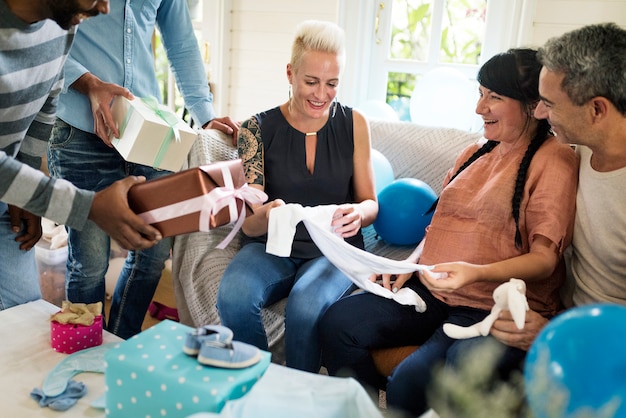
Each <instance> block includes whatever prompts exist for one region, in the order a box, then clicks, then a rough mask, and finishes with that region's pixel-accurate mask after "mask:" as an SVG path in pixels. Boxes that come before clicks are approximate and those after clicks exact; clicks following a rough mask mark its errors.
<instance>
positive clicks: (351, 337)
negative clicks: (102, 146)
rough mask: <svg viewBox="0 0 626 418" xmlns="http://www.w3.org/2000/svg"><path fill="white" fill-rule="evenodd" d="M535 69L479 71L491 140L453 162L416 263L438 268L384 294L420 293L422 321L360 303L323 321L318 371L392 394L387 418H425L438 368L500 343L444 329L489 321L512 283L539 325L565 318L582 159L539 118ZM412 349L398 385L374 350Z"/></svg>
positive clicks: (505, 61) (522, 53) (500, 65)
mask: <svg viewBox="0 0 626 418" xmlns="http://www.w3.org/2000/svg"><path fill="white" fill-rule="evenodd" d="M540 70H541V64H540V63H539V62H538V60H537V58H536V51H534V50H531V49H512V50H509V51H507V52H505V53H502V54H499V55H496V56H495V57H493V58H491V59H490V60H489V61H487V62H486V63H485V64H484V65H483V66H482V68H481V69H480V71H479V74H478V77H477V79H478V82H479V84H480V85H479V96H480V97H479V99H478V103H477V105H476V113H478V114H479V115H481V116H482V118H483V121H484V138H485V140H484V141H480V142H479V143H475V144H472V145H470V146H469V147H467V148H466V149H465V150H464V151H463V152H462V153H461V155H460V156H459V157H458V158H457V160H456V162H455V164H454V167H453V168H452V169H451V170H450V171H449V173H448V175H447V176H446V179H445V181H444V189H443V191H442V193H441V196H440V198H439V200H438V203H437V206H436V209H435V212H434V215H433V218H432V222H431V224H430V226H429V227H428V228H427V231H426V236H425V237H424V239H423V240H422V242H421V243H420V244H419V245H418V246H417V248H416V249H415V251H414V252H413V254H411V256H410V257H409V260H410V261H413V262H415V263H420V264H424V265H432V266H434V267H433V269H432V270H430V271H428V270H422V271H421V272H420V273H419V274H413V275H411V274H407V275H399V276H397V277H396V276H391V275H387V274H385V275H382V282H383V286H385V287H387V288H390V289H392V290H394V289H399V288H401V287H403V286H407V287H409V288H411V289H413V290H414V291H416V292H417V293H418V294H419V295H420V296H421V297H422V298H423V299H424V301H426V304H427V309H426V311H425V312H423V313H419V312H417V311H416V310H415V309H414V308H413V307H411V306H404V305H400V304H398V303H396V302H394V301H393V300H390V299H385V298H381V297H379V296H376V295H373V294H357V295H353V296H348V297H345V298H343V299H341V300H339V301H337V302H336V303H335V304H333V305H332V306H331V307H330V308H329V310H328V311H327V312H326V314H325V316H324V317H323V320H322V323H321V326H320V330H321V331H320V332H321V335H322V347H323V361H324V364H325V366H326V367H327V369H328V371H329V373H330V374H331V375H336V374H343V373H348V374H350V375H353V376H355V377H356V378H357V379H358V380H359V381H360V382H361V383H363V384H364V385H366V386H370V387H374V388H378V389H383V390H386V392H387V405H388V407H390V408H394V409H399V410H401V411H405V412H407V413H409V414H411V415H412V416H416V415H419V414H421V413H423V412H424V411H426V410H427V409H428V408H429V405H428V403H427V396H426V393H427V388H428V386H429V383H430V382H431V380H432V373H433V371H434V370H435V366H436V365H437V364H444V363H445V364H446V365H448V366H450V367H452V365H453V364H455V363H456V361H458V360H459V359H462V357H463V355H465V354H467V352H468V349H469V348H470V347H473V346H474V345H476V344H477V343H482V342H484V340H486V339H493V338H492V337H490V336H487V337H476V338H470V339H461V340H456V339H453V338H450V337H449V336H448V335H446V334H445V333H444V331H443V324H444V323H453V324H457V325H460V326H469V325H473V324H475V323H477V322H480V321H482V320H483V319H484V318H485V317H486V316H487V315H488V314H489V312H490V310H491V308H492V306H493V304H494V301H493V291H494V289H495V288H496V287H498V286H499V285H500V284H502V283H504V282H507V281H509V279H510V278H518V279H522V280H524V282H525V284H526V297H527V300H528V303H529V305H530V308H531V309H533V310H535V311H537V312H539V313H540V314H541V315H543V316H545V317H551V316H553V315H555V314H556V313H557V312H558V311H559V309H560V308H561V306H560V300H559V288H560V286H561V284H562V283H563V281H564V279H565V268H564V263H563V257H562V255H563V251H564V250H565V248H566V247H567V246H568V245H569V243H570V241H571V237H572V230H573V220H574V211H575V197H576V186H577V169H578V159H577V157H576V155H575V153H574V151H573V150H572V149H571V148H570V147H569V146H567V145H563V144H559V143H558V142H557V141H556V139H555V138H554V136H553V135H552V134H551V132H550V126H549V124H548V122H547V121H545V120H537V119H536V118H535V117H534V116H533V111H534V109H535V107H536V106H537V103H538V101H539V92H538V81H539V72H540ZM373 279H378V278H373ZM505 315H509V313H508V312H507V313H506V314H505ZM493 340H494V341H495V339H493ZM497 344H500V345H501V347H502V349H503V355H502V357H500V358H499V359H498V360H497V363H496V365H497V372H498V373H499V374H500V376H501V377H506V376H507V375H508V374H509V373H510V371H511V370H513V369H516V368H518V367H520V366H521V365H522V364H523V360H524V357H525V354H526V353H525V352H524V351H523V350H520V349H518V348H513V347H506V346H505V345H503V344H501V343H497ZM405 345H419V346H420V348H419V349H417V350H416V351H415V352H413V353H412V354H411V355H409V356H408V357H407V358H405V359H404V360H403V361H402V362H401V363H400V364H399V365H398V366H397V367H396V368H395V369H394V370H393V372H392V374H391V376H389V377H387V376H382V375H381V374H380V373H379V372H378V371H377V370H376V367H375V365H374V362H373V360H372V356H371V355H370V350H373V349H378V348H388V347H398V346H405Z"/></svg>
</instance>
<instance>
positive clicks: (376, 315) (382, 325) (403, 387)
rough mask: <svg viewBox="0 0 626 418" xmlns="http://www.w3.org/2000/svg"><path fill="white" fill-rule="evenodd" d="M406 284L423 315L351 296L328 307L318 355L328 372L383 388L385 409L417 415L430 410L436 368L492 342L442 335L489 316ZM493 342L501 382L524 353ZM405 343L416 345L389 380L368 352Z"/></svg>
mask: <svg viewBox="0 0 626 418" xmlns="http://www.w3.org/2000/svg"><path fill="white" fill-rule="evenodd" d="M407 285H408V286H409V287H410V288H412V289H413V290H415V291H416V292H417V293H418V294H419V295H420V296H421V297H422V299H424V301H425V302H426V306H427V309H426V311H424V312H423V313H419V312H417V311H416V310H415V309H414V308H413V307H412V306H404V305H400V304H399V303H397V302H395V301H393V300H391V299H385V298H382V297H380V296H377V295H374V294H371V293H363V294H357V295H353V296H349V297H346V298H343V299H342V300H340V301H338V302H337V303H335V304H334V305H333V306H331V307H330V308H329V309H328V310H327V311H326V314H325V315H324V317H323V318H322V321H321V323H320V329H321V330H322V332H321V340H322V356H323V361H324V365H325V366H326V368H327V369H328V372H329V374H331V375H333V376H334V375H343V376H351V377H355V378H356V379H357V380H359V381H360V382H361V383H362V384H363V385H364V386H366V388H372V387H373V388H376V389H383V390H386V392H387V406H388V407H389V408H391V409H394V410H398V411H403V412H406V413H409V414H410V415H411V416H419V415H421V414H422V413H424V412H425V411H426V410H427V409H428V407H429V405H428V403H427V391H428V388H429V386H430V383H431V382H432V377H433V371H434V370H435V368H436V366H438V365H440V364H445V366H446V367H458V365H459V363H460V362H463V361H464V359H465V358H466V355H467V353H468V352H469V350H470V349H472V348H474V347H476V346H477V345H479V344H483V343H485V342H486V341H488V340H493V341H494V343H495V339H493V338H492V337H477V338H471V339H467V340H455V339H453V338H450V337H448V336H447V335H446V334H445V333H444V332H443V326H442V325H443V323H444V322H451V323H454V324H457V325H461V326H468V325H472V324H474V323H476V322H479V321H482V320H483V319H484V318H485V316H487V314H488V312H487V311H484V310H480V309H474V308H469V307H462V306H457V307H451V306H448V305H446V304H445V303H443V302H442V301H440V300H439V299H436V298H435V297H434V296H433V295H432V294H431V293H430V292H429V291H428V290H427V289H426V288H425V287H424V286H423V285H422V284H421V283H420V282H419V280H418V279H416V278H414V279H411V280H410V281H409V282H407ZM497 344H498V345H499V347H500V348H502V349H503V354H502V356H501V358H500V359H498V360H497V361H496V365H495V366H496V372H497V373H498V375H499V376H498V377H500V378H503V379H505V378H507V377H508V373H510V372H511V371H512V370H515V369H519V368H520V367H521V366H522V365H523V360H524V356H525V352H524V351H522V350H519V349H517V348H513V347H506V346H504V345H503V344H501V343H499V342H498V343H497ZM404 345H419V346H420V347H419V349H417V350H416V351H415V352H413V353H412V354H410V355H409V356H408V357H407V358H406V359H404V360H403V361H402V362H401V363H400V364H399V365H398V366H397V367H396V368H395V369H394V370H393V372H392V374H391V376H389V377H388V378H387V376H382V375H381V374H380V373H378V371H377V370H376V367H375V365H374V362H373V360H372V356H371V355H370V350H372V349H376V348H387V347H399V346H404Z"/></svg>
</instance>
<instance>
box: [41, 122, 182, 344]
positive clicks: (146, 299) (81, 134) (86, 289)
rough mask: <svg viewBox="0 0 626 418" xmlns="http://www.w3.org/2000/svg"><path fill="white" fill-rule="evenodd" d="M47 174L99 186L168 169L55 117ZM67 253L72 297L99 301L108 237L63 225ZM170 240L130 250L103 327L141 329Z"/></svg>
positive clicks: (125, 331)
mask: <svg viewBox="0 0 626 418" xmlns="http://www.w3.org/2000/svg"><path fill="white" fill-rule="evenodd" d="M48 168H49V170H50V174H51V175H53V176H55V177H61V178H64V179H66V180H68V181H70V182H72V183H73V184H74V185H76V186H77V187H80V188H82V189H87V190H93V191H100V190H102V189H104V188H106V187H108V186H109V185H111V184H113V183H114V182H115V181H117V180H120V179H123V178H125V177H127V176H129V175H136V176H145V177H146V178H147V179H152V178H157V177H160V176H163V175H166V174H171V173H170V172H169V171H160V170H155V169H153V168H151V167H147V166H143V165H139V164H132V163H127V162H126V161H124V159H123V158H122V157H121V156H120V155H119V154H118V153H117V151H116V150H115V149H113V148H109V147H107V146H106V145H105V144H104V143H103V142H102V140H101V139H100V138H98V137H97V136H96V135H94V134H91V133H88V132H85V131H81V130H80V129H76V128H74V127H72V126H70V125H68V124H67V123H65V122H63V121H62V120H57V122H56V124H55V126H54V128H53V130H52V135H51V138H50V143H49V147H48ZM68 247H69V255H68V260H67V272H66V277H65V286H66V292H67V299H68V300H69V301H71V302H82V303H95V302H102V303H104V298H105V293H106V287H105V274H106V271H107V269H108V266H109V254H110V248H111V239H110V237H109V236H108V235H107V234H106V233H105V232H104V231H102V230H101V229H100V228H99V227H98V226H97V225H96V224H95V223H93V222H92V221H88V222H87V224H86V225H85V226H84V228H83V229H82V230H80V231H78V230H76V229H73V228H68ZM170 247H171V240H170V239H163V240H162V241H161V242H160V243H159V244H157V245H155V246H154V247H152V248H149V249H147V250H142V251H130V252H129V254H128V257H127V258H126V261H125V263H124V266H123V268H122V271H121V272H120V276H119V278H118V281H117V285H116V287H115V291H114V293H113V299H112V301H111V310H110V314H109V318H108V321H107V325H106V327H107V330H108V331H110V332H112V333H113V334H116V335H117V336H119V337H121V338H129V337H132V336H133V335H135V334H137V333H139V332H141V325H142V323H143V320H144V317H145V315H146V312H147V310H148V307H149V306H150V302H151V301H152V297H153V296H154V292H155V290H156V288H157V285H158V284H159V280H160V278H161V272H162V271H163V268H164V266H165V260H167V258H168V257H169V255H170Z"/></svg>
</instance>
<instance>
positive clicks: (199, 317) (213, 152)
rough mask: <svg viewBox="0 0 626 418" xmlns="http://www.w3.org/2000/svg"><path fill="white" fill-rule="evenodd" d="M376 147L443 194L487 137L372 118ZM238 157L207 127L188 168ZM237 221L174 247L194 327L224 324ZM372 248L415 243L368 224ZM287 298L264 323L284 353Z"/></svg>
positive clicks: (397, 252) (399, 253)
mask: <svg viewBox="0 0 626 418" xmlns="http://www.w3.org/2000/svg"><path fill="white" fill-rule="evenodd" d="M370 128H371V134H372V147H373V148H374V149H376V150H378V151H380V152H381V153H382V154H383V155H384V156H385V157H386V158H387V159H388V160H389V162H390V163H391V165H392V167H393V170H394V174H395V176H396V178H416V179H420V180H422V181H424V182H426V183H427V184H429V185H430V186H431V187H432V188H433V190H434V191H435V192H436V193H437V194H439V193H440V192H441V185H442V181H443V179H444V176H445V174H446V172H447V171H448V170H449V169H450V167H451V166H452V164H453V162H454V160H455V158H456V156H457V155H458V154H459V152H460V151H461V150H462V149H463V148H464V147H465V146H467V145H468V144H470V143H472V142H474V141H476V140H478V139H480V138H481V135H480V134H478V133H467V132H464V131H459V130H455V129H448V128H434V127H426V126H421V125H417V124H414V123H410V122H390V121H382V120H371V121H370ZM233 158H237V151H236V149H235V148H234V147H233V146H232V145H231V139H230V138H229V137H227V136H226V135H224V134H222V133H221V132H219V131H214V130H206V131H203V132H202V133H201V135H200V139H199V140H198V141H196V143H195V144H194V146H193V148H192V150H191V152H190V154H189V158H188V167H196V166H199V165H203V164H208V163H211V162H214V161H222V160H228V159H233ZM231 228H232V227H231V226H224V227H219V228H216V229H214V230H212V231H210V232H197V233H192V234H187V235H181V236H177V237H176V238H175V239H174V247H173V251H172V278H173V283H174V292H175V297H176V305H177V308H178V311H179V316H180V320H181V322H182V323H184V324H187V325H190V326H194V327H197V326H202V325H205V324H218V323H219V321H220V320H219V316H218V313H217V310H216V307H215V303H216V294H217V289H218V287H219V282H220V280H221V277H222V273H223V272H224V269H225V268H226V266H227V265H228V263H229V262H230V260H231V259H232V257H233V256H234V255H235V253H236V252H237V250H238V249H239V242H238V240H237V239H235V240H233V241H232V242H231V243H230V244H229V245H228V246H227V247H226V248H225V249H223V250H220V249H216V248H215V247H216V245H217V244H219V243H220V242H221V240H222V239H223V238H224V237H226V235H227V234H228V232H229V231H230V230H231ZM363 232H364V237H365V245H366V249H367V250H368V251H371V252H373V253H375V254H378V255H381V256H384V257H388V258H393V259H397V260H400V259H404V258H405V257H406V256H407V255H408V254H409V253H410V252H411V251H412V250H413V247H412V246H411V247H404V246H394V245H389V244H387V243H386V242H385V241H383V240H381V239H379V238H378V237H377V235H376V232H375V231H374V229H373V227H371V226H370V227H368V228H365V229H364V231H363ZM284 306H285V300H283V301H279V302H278V303H276V304H274V305H272V306H269V307H267V308H266V309H263V312H262V314H263V322H264V324H265V328H266V331H267V335H268V339H269V344H270V349H271V350H272V351H273V352H274V353H276V354H278V355H277V356H275V357H277V358H280V357H281V356H280V352H281V348H282V347H281V344H280V341H281V339H282V336H283V334H284V323H283V312H284Z"/></svg>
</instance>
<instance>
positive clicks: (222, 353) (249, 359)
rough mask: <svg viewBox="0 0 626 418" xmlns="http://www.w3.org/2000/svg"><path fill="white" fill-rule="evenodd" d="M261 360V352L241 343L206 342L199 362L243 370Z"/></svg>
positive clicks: (201, 349)
mask: <svg viewBox="0 0 626 418" xmlns="http://www.w3.org/2000/svg"><path fill="white" fill-rule="evenodd" d="M259 360H261V350H259V349H258V348H257V347H255V346H253V345H250V344H246V343H243V342H241V341H231V342H230V343H223V342H220V341H211V340H204V341H203V342H202V345H201V346H200V353H199V354H198V362H199V363H201V364H204V365H206V366H213V367H222V368H227V369H243V368H245V367H250V366H253V365H255V364H257V363H258V362H259Z"/></svg>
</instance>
